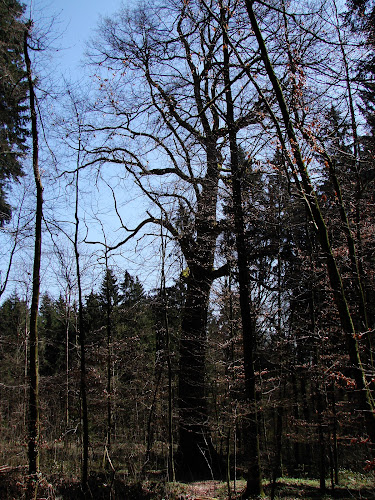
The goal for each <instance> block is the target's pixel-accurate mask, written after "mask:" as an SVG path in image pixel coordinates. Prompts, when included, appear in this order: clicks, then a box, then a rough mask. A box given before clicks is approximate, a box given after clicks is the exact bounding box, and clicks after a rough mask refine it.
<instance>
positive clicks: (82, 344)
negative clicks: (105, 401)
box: [73, 103, 90, 498]
mask: <svg viewBox="0 0 375 500" xmlns="http://www.w3.org/2000/svg"><path fill="white" fill-rule="evenodd" d="M73 105H74V108H75V112H76V118H77V126H78V153H77V169H76V182H75V213H74V218H75V233H74V255H75V262H76V273H77V288H78V342H79V352H80V399H81V425H82V467H81V488H82V496H83V498H88V496H89V493H90V491H89V487H88V460H89V424H88V410H87V377H86V331H85V324H84V319H83V298H82V284H81V269H80V254H79V248H78V234H79V215H78V201H79V167H80V153H81V125H80V117H79V115H78V110H77V107H76V105H75V103H73Z"/></svg>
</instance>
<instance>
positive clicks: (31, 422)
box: [24, 23, 43, 499]
mask: <svg viewBox="0 0 375 500" xmlns="http://www.w3.org/2000/svg"><path fill="white" fill-rule="evenodd" d="M30 29H31V23H29V25H28V27H27V29H26V30H25V35H24V56H25V62H26V70H27V80H28V84H29V100H30V114H31V134H32V148H33V171H34V180H35V186H36V212H35V246H34V266H33V286H32V299H31V309H30V335H29V418H28V433H29V443H28V458H29V485H28V496H29V498H30V499H32V498H36V494H37V478H38V472H39V359H38V308H39V293H40V262H41V251H42V218H43V186H42V181H41V177H40V172H39V143H38V124H37V112H36V104H35V92H34V82H33V76H32V71H31V61H30V57H29V52H28V39H29V36H30V33H29V31H30Z"/></svg>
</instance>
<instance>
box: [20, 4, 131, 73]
mask: <svg viewBox="0 0 375 500" xmlns="http://www.w3.org/2000/svg"><path fill="white" fill-rule="evenodd" d="M23 3H24V4H25V5H26V12H25V14H26V16H27V17H31V18H32V19H34V20H35V22H36V24H37V25H38V24H39V25H41V26H42V29H43V26H48V25H49V24H50V22H51V19H55V21H54V26H53V28H52V31H53V32H55V33H56V34H59V35H60V36H59V38H58V40H56V41H55V42H54V44H53V46H54V47H57V48H58V49H59V50H58V52H56V53H55V55H54V56H53V57H54V59H55V60H56V63H57V68H58V70H61V71H62V72H63V73H70V75H67V76H71V77H72V78H73V79H74V74H75V73H76V72H77V73H78V74H79V66H80V62H81V61H82V59H83V56H84V51H85V43H86V42H87V41H88V40H89V39H90V37H92V36H94V34H95V28H96V27H97V25H98V21H99V19H100V16H102V17H105V16H110V15H111V14H114V13H115V12H117V11H118V10H119V9H120V8H121V5H126V4H127V3H128V1H127V0H123V1H122V0H104V1H103V0H23ZM30 9H31V16H30Z"/></svg>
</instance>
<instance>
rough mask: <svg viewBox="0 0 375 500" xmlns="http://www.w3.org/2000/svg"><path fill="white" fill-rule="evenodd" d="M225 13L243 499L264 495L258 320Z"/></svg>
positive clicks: (222, 9)
mask: <svg viewBox="0 0 375 500" xmlns="http://www.w3.org/2000/svg"><path fill="white" fill-rule="evenodd" d="M227 22H228V21H227V19H226V10H225V9H224V8H223V7H222V8H221V25H222V29H223V60H224V68H223V75H224V84H225V97H226V106H227V110H226V123H227V127H228V134H229V145H230V168H231V181H232V202H233V215H234V225H235V237H236V249H237V267H238V281H239V287H240V309H241V320H242V321H241V322H242V341H243V359H244V368H245V396H246V402H247V405H248V410H247V411H248V413H247V415H246V417H245V419H244V435H245V440H246V442H245V446H246V449H245V454H246V459H247V476H246V483H247V484H246V492H245V494H244V495H243V497H244V498H248V497H249V496H252V495H260V494H262V493H263V488H262V477H261V470H260V456H259V453H260V452H259V430H258V416H257V401H256V378H255V369H254V361H255V358H256V332H255V319H254V317H253V314H252V311H251V297H250V276H249V269H248V259H247V254H248V251H247V247H246V239H245V221H244V213H243V206H242V188H241V179H242V171H241V170H242V169H241V167H242V165H240V161H239V153H238V146H237V134H236V128H235V122H234V106H233V98H232V91H231V81H230V72H229V51H228V46H229V40H228V34H227Z"/></svg>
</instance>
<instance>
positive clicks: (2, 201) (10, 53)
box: [0, 0, 28, 225]
mask: <svg viewBox="0 0 375 500" xmlns="http://www.w3.org/2000/svg"><path fill="white" fill-rule="evenodd" d="M23 11H24V8H23V6H22V5H21V4H20V3H19V2H18V1H17V0H2V1H1V2H0V75H1V78H0V225H2V224H3V223H4V221H6V220H8V219H9V218H10V216H11V206H10V204H9V203H8V201H7V199H6V191H7V183H8V182H9V181H10V180H16V179H17V178H18V177H20V176H21V175H22V174H23V172H22V157H23V155H24V153H25V152H26V150H27V143H26V141H27V136H28V131H27V128H26V125H27V122H28V117H27V109H28V108H27V105H26V99H27V81H26V72H25V65H24V61H23V37H24V31H25V26H24V23H23V22H22V21H21V16H22V14H23Z"/></svg>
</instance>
